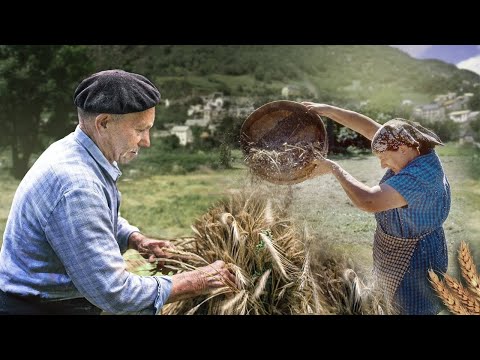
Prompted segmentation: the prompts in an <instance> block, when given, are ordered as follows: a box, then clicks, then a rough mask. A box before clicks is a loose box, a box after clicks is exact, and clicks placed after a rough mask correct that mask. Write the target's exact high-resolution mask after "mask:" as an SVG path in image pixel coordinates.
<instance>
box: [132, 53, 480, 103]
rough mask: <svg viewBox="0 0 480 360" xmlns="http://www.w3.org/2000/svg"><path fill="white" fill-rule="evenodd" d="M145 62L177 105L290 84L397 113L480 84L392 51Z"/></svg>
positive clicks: (176, 56)
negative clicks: (403, 105)
mask: <svg viewBox="0 0 480 360" xmlns="http://www.w3.org/2000/svg"><path fill="white" fill-rule="evenodd" d="M146 59H147V60H146ZM139 61H140V60H139ZM141 61H142V64H143V65H145V64H146V63H147V64H148V66H147V68H148V69H146V71H148V74H149V75H150V76H152V77H153V78H154V79H155V81H156V82H157V83H158V84H159V86H160V87H161V90H162V94H163V96H164V98H169V99H175V98H182V97H186V96H192V95H193V96H195V95H202V94H205V93H208V92H211V91H223V92H224V93H225V94H227V95H232V96H278V97H280V94H281V88H282V87H283V86H285V85H287V84H289V85H297V86H299V87H300V89H301V90H302V93H301V96H302V98H309V99H314V100H318V101H323V102H336V103H338V104H341V105H345V106H346V105H350V104H353V105H354V104H356V103H359V102H361V101H366V100H369V102H370V103H369V106H371V107H373V108H380V109H383V110H386V111H389V110H390V109H392V108H394V107H397V106H398V105H399V103H400V102H401V100H402V99H410V100H412V101H413V102H414V103H417V104H418V103H427V102H430V101H432V100H433V96H434V95H436V94H439V93H446V92H448V91H456V92H462V91H463V92H466V91H468V92H474V90H475V88H474V84H475V83H480V76H479V75H477V74H475V73H473V72H470V71H468V70H459V69H457V68H456V67H455V66H454V65H451V64H447V63H443V62H441V61H436V60H417V59H413V58H411V57H410V56H409V55H407V54H405V53H403V52H401V51H400V50H398V49H395V48H392V47H389V46H386V45H217V46H213V45H206V46H199V45H195V46H194V45H159V46H148V47H146V48H145V49H144V55H143V56H142V58H141ZM138 65H139V64H138ZM138 65H137V64H135V62H133V63H132V66H133V67H135V66H138Z"/></svg>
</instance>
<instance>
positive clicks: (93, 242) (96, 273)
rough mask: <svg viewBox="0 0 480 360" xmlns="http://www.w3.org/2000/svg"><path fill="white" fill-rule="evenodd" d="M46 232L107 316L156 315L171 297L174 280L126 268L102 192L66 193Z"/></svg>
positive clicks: (71, 272) (127, 227) (125, 228)
mask: <svg viewBox="0 0 480 360" xmlns="http://www.w3.org/2000/svg"><path fill="white" fill-rule="evenodd" d="M133 228H135V227H131V226H130V225H128V222H126V221H125V222H124V223H123V225H122V226H120V225H119V230H118V233H121V234H122V236H124V235H125V236H126V234H127V233H128V232H130V231H131V230H132V229H133ZM45 234H46V236H47V240H48V242H49V243H50V245H51V246H52V248H53V249H54V251H55V252H56V254H57V256H58V257H59V258H60V259H61V262H62V263H63V264H64V266H65V270H66V272H67V274H68V276H69V277H70V278H71V280H72V282H73V284H74V285H75V287H76V288H77V289H78V290H79V291H80V292H81V293H82V294H83V295H84V296H85V297H86V298H87V299H88V300H89V301H90V302H92V303H93V304H94V305H96V306H98V307H99V308H101V309H103V310H105V311H107V312H111V313H115V314H121V313H136V312H145V311H146V312H151V314H156V313H158V312H159V311H160V309H161V307H162V306H163V304H164V303H165V301H166V299H167V298H168V296H169V295H170V291H171V279H170V278H169V277H154V276H138V275H135V274H132V273H130V272H128V271H127V270H126V267H125V262H124V259H123V257H122V255H121V252H120V246H119V243H117V240H116V238H115V234H114V229H113V225H112V219H111V211H110V209H109V207H108V204H107V201H106V199H105V196H103V195H102V190H101V189H97V188H95V187H85V188H77V189H73V190H70V191H67V192H66V193H65V194H64V195H63V196H62V197H61V198H60V200H59V202H58V203H57V204H56V206H55V208H54V209H53V211H52V213H51V214H50V216H49V219H48V222H47V226H46V228H45ZM127 239H128V237H127Z"/></svg>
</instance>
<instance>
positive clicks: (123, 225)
mask: <svg viewBox="0 0 480 360" xmlns="http://www.w3.org/2000/svg"><path fill="white" fill-rule="evenodd" d="M136 231H137V232H140V230H139V229H138V228H137V227H135V226H133V225H130V224H129V223H128V221H127V220H126V219H124V218H123V217H121V216H118V228H117V241H118V245H119V246H120V251H121V253H122V254H123V253H124V252H125V251H127V250H128V238H129V237H130V235H132V233H134V232H136Z"/></svg>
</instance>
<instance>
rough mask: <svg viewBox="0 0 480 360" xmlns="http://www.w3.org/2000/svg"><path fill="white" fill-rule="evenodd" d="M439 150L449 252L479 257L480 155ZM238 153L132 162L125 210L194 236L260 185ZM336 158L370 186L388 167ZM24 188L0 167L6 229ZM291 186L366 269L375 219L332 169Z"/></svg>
mask: <svg viewBox="0 0 480 360" xmlns="http://www.w3.org/2000/svg"><path fill="white" fill-rule="evenodd" d="M438 151H439V154H440V157H441V159H442V161H443V164H444V167H445V171H446V173H447V176H448V178H449V180H450V184H451V187H452V208H451V212H450V215H449V217H448V219H447V221H446V223H445V226H444V227H445V231H446V234H447V239H448V246H449V251H450V254H451V255H452V256H454V255H455V251H456V249H457V245H456V244H457V243H458V241H460V240H466V241H467V242H468V243H469V244H471V247H472V250H473V252H474V256H475V257H477V256H480V220H479V219H480V176H479V175H480V174H478V171H480V170H477V169H480V160H479V158H478V154H474V152H473V151H472V150H465V149H464V148H462V147H459V146H458V145H455V144H449V145H448V146H446V147H444V148H440V149H438ZM234 155H235V162H234V168H233V169H229V170H215V171H213V170H209V169H208V168H203V169H201V170H197V171H195V172H192V173H188V174H185V175H159V174H157V173H156V171H155V169H154V168H152V169H148V170H146V169H145V167H144V166H143V165H142V164H141V163H140V162H139V163H138V167H139V169H136V165H135V163H132V164H131V165H130V166H129V167H128V170H127V171H125V172H124V175H123V176H122V177H121V179H120V181H119V183H118V186H119V189H120V191H121V192H122V207H121V213H122V216H124V217H125V218H126V219H128V220H129V221H130V222H131V223H132V224H134V225H136V226H138V227H139V228H140V229H141V230H142V231H143V232H145V233H147V234H150V235H153V236H157V237H164V238H171V237H177V236H189V235H191V234H192V231H191V229H190V225H191V224H192V223H193V222H194V220H195V219H196V218H197V217H199V216H200V215H202V214H203V213H204V212H205V211H206V210H207V209H208V208H209V207H210V206H212V205H213V203H214V202H215V201H216V200H218V199H220V198H222V197H224V196H227V195H228V194H229V192H230V191H232V190H235V189H241V188H243V187H245V186H247V187H248V186H254V185H252V184H251V183H250V182H249V178H248V176H247V170H246V168H245V167H244V165H243V164H242V161H241V159H242V156H241V154H240V153H239V152H238V151H237V152H235V153H234ZM140 156H141V155H140ZM334 160H336V161H338V162H339V163H340V164H341V165H342V166H343V167H344V168H345V169H346V170H347V171H349V172H350V173H351V174H352V175H354V176H355V177H357V178H358V179H359V180H361V181H362V182H364V183H365V184H367V185H374V184H377V183H378V181H379V179H380V178H381V177H382V175H383V173H384V170H382V169H381V168H380V166H379V163H378V160H377V159H376V158H375V157H373V156H371V155H365V156H351V157H347V156H344V157H336V158H334ZM141 165H142V166H141ZM140 168H141V170H140ZM476 172H477V173H476ZM17 186H18V181H16V180H14V179H13V178H11V177H10V176H9V175H8V174H7V172H6V169H5V168H4V167H3V168H2V167H0V189H1V190H0V231H1V233H2V234H3V231H4V228H5V222H6V219H7V216H8V212H9V210H10V206H11V201H12V198H13V194H14V192H15V189H16V187H17ZM263 186H266V188H268V189H269V190H273V191H274V192H275V193H276V194H277V196H283V195H282V194H284V193H285V190H286V189H288V188H287V187H285V186H281V187H274V186H273V185H265V184H263ZM291 190H292V192H291V194H293V203H292V210H293V213H292V215H293V217H294V218H295V219H296V220H298V221H299V222H301V223H304V224H306V225H307V227H308V228H309V229H310V232H311V234H312V235H313V236H314V238H315V239H316V241H315V243H319V242H320V241H328V242H329V243H332V244H334V245H335V246H337V247H338V248H339V249H341V250H342V251H344V252H345V254H346V255H347V256H349V257H351V258H352V259H353V261H354V262H355V263H357V264H358V266H359V267H361V268H364V269H368V268H369V267H370V266H371V245H372V239H373V232H374V229H375V221H374V217H373V215H372V214H368V213H364V212H362V211H360V210H358V209H356V208H355V207H353V206H352V204H351V202H350V200H349V199H348V197H347V196H346V195H345V193H344V192H343V191H342V190H341V187H340V185H339V184H338V183H337V182H335V181H334V179H333V177H332V176H331V175H327V176H323V177H319V178H316V179H314V180H309V181H305V182H303V183H301V184H297V185H294V186H292V187H291ZM317 240H318V241H317ZM315 243H314V246H315ZM477 258H478V257H477ZM477 263H480V261H477ZM455 265H456V260H455V259H453V258H452V261H450V266H452V267H453V266H455ZM452 269H453V268H452ZM453 271H454V269H453Z"/></svg>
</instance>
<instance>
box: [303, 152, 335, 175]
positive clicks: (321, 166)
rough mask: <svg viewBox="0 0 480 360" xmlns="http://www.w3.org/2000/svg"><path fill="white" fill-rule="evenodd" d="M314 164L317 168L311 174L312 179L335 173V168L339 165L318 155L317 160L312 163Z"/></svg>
mask: <svg viewBox="0 0 480 360" xmlns="http://www.w3.org/2000/svg"><path fill="white" fill-rule="evenodd" d="M312 164H314V165H315V168H314V169H313V171H312V173H311V174H310V179H313V178H315V177H317V176H321V175H325V174H329V173H331V172H332V171H333V167H334V166H335V165H337V164H336V163H335V162H334V161H331V160H328V159H325V158H324V157H323V156H321V155H318V156H317V158H316V159H315V160H313V161H312Z"/></svg>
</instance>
